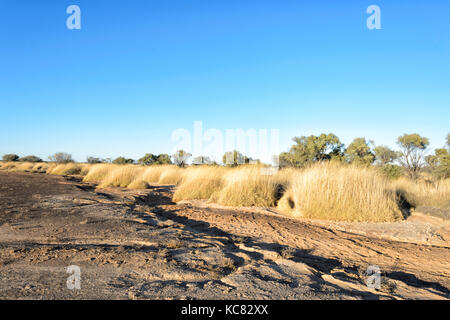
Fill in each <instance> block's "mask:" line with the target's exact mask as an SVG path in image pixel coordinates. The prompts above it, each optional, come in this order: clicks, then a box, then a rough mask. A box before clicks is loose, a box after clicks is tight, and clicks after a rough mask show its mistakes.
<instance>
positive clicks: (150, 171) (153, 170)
mask: <svg viewBox="0 0 450 320" xmlns="http://www.w3.org/2000/svg"><path fill="white" fill-rule="evenodd" d="M168 167H170V166H167V165H154V166H150V167H147V168H146V169H145V171H144V173H143V174H142V180H144V181H147V182H148V183H158V182H159V178H160V177H161V174H162V173H163V172H164V171H165V170H166V169H167V168H168Z"/></svg>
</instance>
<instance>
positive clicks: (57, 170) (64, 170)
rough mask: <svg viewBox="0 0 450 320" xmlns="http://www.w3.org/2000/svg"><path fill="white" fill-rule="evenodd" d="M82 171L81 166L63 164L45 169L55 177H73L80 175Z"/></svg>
mask: <svg viewBox="0 0 450 320" xmlns="http://www.w3.org/2000/svg"><path fill="white" fill-rule="evenodd" d="M82 169H83V166H82V165H81V164H78V163H65V164H58V165H56V166H54V167H49V168H48V169H47V173H48V174H55V175H75V174H80V173H81V170H82Z"/></svg>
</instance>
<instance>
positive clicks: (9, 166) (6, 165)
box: [2, 162, 17, 170]
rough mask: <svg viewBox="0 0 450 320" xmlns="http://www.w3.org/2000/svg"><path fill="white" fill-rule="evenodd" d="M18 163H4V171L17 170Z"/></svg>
mask: <svg viewBox="0 0 450 320" xmlns="http://www.w3.org/2000/svg"><path fill="white" fill-rule="evenodd" d="M16 166H17V162H3V163H2V170H11V169H14V168H16Z"/></svg>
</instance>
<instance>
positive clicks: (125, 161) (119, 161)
mask: <svg viewBox="0 0 450 320" xmlns="http://www.w3.org/2000/svg"><path fill="white" fill-rule="evenodd" d="M112 163H114V164H132V163H134V160H133V159H127V158H125V157H118V158H116V159H114V160H113V162H112Z"/></svg>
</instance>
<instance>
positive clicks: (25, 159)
mask: <svg viewBox="0 0 450 320" xmlns="http://www.w3.org/2000/svg"><path fill="white" fill-rule="evenodd" d="M19 161H21V162H42V159H41V158H39V157H36V156H26V157H23V158H20V159H19Z"/></svg>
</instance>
